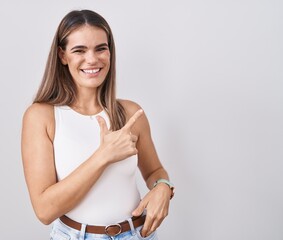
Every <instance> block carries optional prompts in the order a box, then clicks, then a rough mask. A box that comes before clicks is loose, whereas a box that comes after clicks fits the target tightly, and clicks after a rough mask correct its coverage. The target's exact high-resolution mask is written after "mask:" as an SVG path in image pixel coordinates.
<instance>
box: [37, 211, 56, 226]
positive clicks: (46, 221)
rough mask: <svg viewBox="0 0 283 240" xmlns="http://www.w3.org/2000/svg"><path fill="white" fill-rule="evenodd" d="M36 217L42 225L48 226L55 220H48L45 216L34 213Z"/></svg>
mask: <svg viewBox="0 0 283 240" xmlns="http://www.w3.org/2000/svg"><path fill="white" fill-rule="evenodd" d="M36 216H37V218H38V220H39V221H40V222H41V223H43V224H44V225H49V224H51V223H52V222H53V221H54V220H55V219H52V218H50V217H49V216H47V215H46V214H39V213H36Z"/></svg>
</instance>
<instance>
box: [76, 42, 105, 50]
mask: <svg viewBox="0 0 283 240" xmlns="http://www.w3.org/2000/svg"><path fill="white" fill-rule="evenodd" d="M101 47H108V44H107V43H101V44H98V45H96V46H95V48H96V49H97V48H101ZM75 49H87V47H86V46H84V45H77V46H74V47H72V48H71V51H73V50H75Z"/></svg>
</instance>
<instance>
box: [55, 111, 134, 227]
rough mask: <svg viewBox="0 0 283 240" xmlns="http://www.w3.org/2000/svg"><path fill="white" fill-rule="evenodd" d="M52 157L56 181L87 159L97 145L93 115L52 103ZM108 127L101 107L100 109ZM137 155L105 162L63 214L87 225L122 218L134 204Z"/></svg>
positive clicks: (98, 141)
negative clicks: (86, 189) (106, 163)
mask: <svg viewBox="0 0 283 240" xmlns="http://www.w3.org/2000/svg"><path fill="white" fill-rule="evenodd" d="M54 114H55V138H54V143H53V145H54V157H55V166H56V172H57V177H58V181H60V180H62V179H64V178H65V177H66V176H68V175H69V174H70V173H71V172H73V171H74V170H75V169H76V168H77V167H78V166H79V165H80V164H82V163H83V162H84V161H85V160H87V159H88V158H89V157H90V156H91V155H92V154H93V153H94V152H95V150H96V149H97V148H98V147H99V144H100V128H99V125H98V122H97V120H96V118H95V116H96V115H93V116H87V115H82V114H80V113H78V112H76V111H74V110H73V109H72V108H70V107H68V106H60V107H58V106H55V107H54ZM97 115H100V116H102V117H103V118H104V119H105V120H106V122H107V125H108V127H109V118H108V116H107V114H106V113H105V111H102V112H100V113H99V114H97ZM136 169H137V157H136V156H132V157H130V158H127V159H125V160H122V161H120V162H117V163H114V164H111V165H110V166H108V167H107V168H106V169H105V171H104V172H103V174H102V175H101V176H100V178H99V179H98V181H97V182H96V183H95V184H94V185H93V186H92V188H91V189H90V191H89V192H88V193H87V195H86V196H85V197H84V198H83V199H82V201H81V202H79V204H78V205H77V206H76V207H75V208H73V209H72V210H71V211H70V212H68V213H67V214H66V215H67V216H68V217H69V218H71V219H73V220H75V221H77V222H81V223H85V224H88V225H109V224H113V223H117V222H121V221H124V220H126V219H127V218H129V217H131V216H132V214H131V213H132V211H133V210H134V209H135V208H136V207H137V206H138V204H139V201H140V194H139V191H138V189H137V184H136V177H135V173H136Z"/></svg>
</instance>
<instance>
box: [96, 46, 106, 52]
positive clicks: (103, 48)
mask: <svg viewBox="0 0 283 240" xmlns="http://www.w3.org/2000/svg"><path fill="white" fill-rule="evenodd" d="M105 50H108V48H107V47H100V48H98V49H97V51H98V52H102V51H105Z"/></svg>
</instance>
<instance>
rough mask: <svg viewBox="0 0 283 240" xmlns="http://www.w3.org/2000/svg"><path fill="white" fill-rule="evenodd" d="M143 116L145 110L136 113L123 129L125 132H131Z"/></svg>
mask: <svg viewBox="0 0 283 240" xmlns="http://www.w3.org/2000/svg"><path fill="white" fill-rule="evenodd" d="M142 114H143V110H142V109H139V110H138V111H136V113H135V114H134V115H133V116H132V117H131V118H130V119H129V121H128V122H127V123H126V124H125V126H124V127H123V129H124V130H128V131H130V130H131V128H132V127H133V125H134V124H135V122H136V121H137V120H138V118H139V117H140V116H141V115H142Z"/></svg>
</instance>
